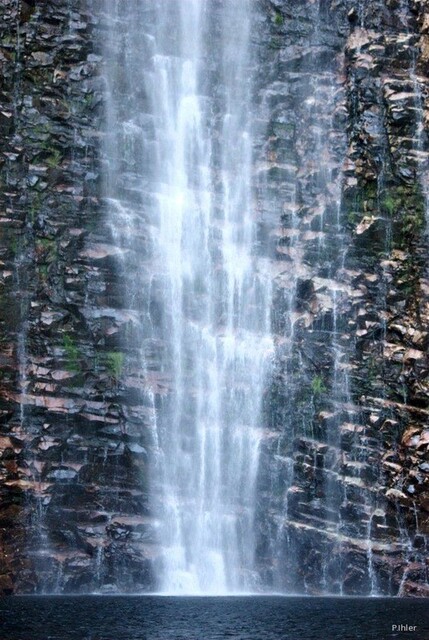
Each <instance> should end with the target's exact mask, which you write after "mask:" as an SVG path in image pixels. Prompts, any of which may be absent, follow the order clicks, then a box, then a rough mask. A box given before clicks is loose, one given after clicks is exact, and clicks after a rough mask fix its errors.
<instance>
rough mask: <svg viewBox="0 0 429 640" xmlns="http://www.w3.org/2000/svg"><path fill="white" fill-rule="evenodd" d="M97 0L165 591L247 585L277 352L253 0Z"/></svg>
mask: <svg viewBox="0 0 429 640" xmlns="http://www.w3.org/2000/svg"><path fill="white" fill-rule="evenodd" d="M107 4H108V6H109V16H108V18H109V22H110V29H109V34H110V35H109V38H110V40H109V43H108V44H109V46H108V51H107V53H106V56H107V65H106V72H107V76H108V92H107V93H108V95H107V126H106V129H107V132H108V135H107V137H106V145H105V147H106V156H107V157H108V159H109V169H110V170H109V180H108V185H107V186H106V192H107V195H108V198H109V202H110V211H111V214H110V215H111V220H112V224H113V226H115V224H116V225H117V226H118V227H119V226H120V234H121V238H122V240H121V245H122V247H123V248H124V247H126V248H127V251H128V252H129V255H130V256H132V258H129V260H130V264H129V268H131V269H133V270H135V274H134V277H135V280H136V281H138V282H139V283H140V286H141V291H140V293H139V295H137V296H136V299H137V300H138V302H137V307H138V311H139V312H140V322H141V324H142V327H143V329H142V336H143V337H144V338H147V337H152V338H156V339H157V340H158V341H159V343H161V344H162V345H163V351H162V352H163V356H162V358H161V370H162V374H163V375H164V376H165V378H166V379H168V393H167V394H166V395H165V396H164V397H163V398H162V399H159V402H158V404H157V420H156V429H157V438H158V443H159V447H158V454H157V455H156V456H155V457H156V459H155V460H154V463H153V470H152V478H151V492H152V498H153V505H154V509H155V511H156V512H157V516H158V517H159V527H158V531H159V542H160V545H161V548H162V558H161V561H160V562H159V568H158V583H159V588H160V590H161V591H162V592H168V593H173V594H183V593H193V594H198V593H212V594H214V593H216V594H221V593H234V592H242V591H251V590H254V589H256V588H257V584H256V572H255V570H254V550H255V541H254V511H255V502H256V500H255V488H256V481H257V474H258V457H259V443H260V438H261V399H262V393H263V387H264V378H265V375H266V362H267V361H268V358H269V355H270V353H271V349H272V341H271V336H270V332H269V328H270V297H271V290H270V284H269V276H268V274H266V273H264V269H263V267H262V266H261V264H262V261H260V260H258V256H257V252H256V247H257V244H256V238H255V210H254V209H255V206H254V202H253V197H252V144H253V142H252V133H253V129H254V125H253V123H252V120H251V111H252V110H251V109H250V108H249V107H250V104H251V101H252V89H253V87H252V64H253V61H252V59H251V55H250V50H249V40H250V32H251V27H252V3H251V0H242V1H240V2H235V0H226V1H225V2H223V3H220V2H218V1H216V0H183V1H182V0H180V1H179V0H167V1H165V0H163V1H162V2H156V1H155V0H139V1H138V2H137V1H133V2H127V3H126V8H125V7H124V4H125V3H123V2H119V1H117V2H116V1H111V2H109V3H107ZM118 211H121V216H120V220H119V219H118V218H117V213H118ZM142 222H144V224H145V225H146V228H149V229H150V237H149V238H147V237H143V234H142V232H141V225H142ZM145 366H146V365H145V363H144V362H143V361H142V363H141V367H142V371H144V370H145ZM147 378H148V377H147ZM146 384H149V382H148V380H146Z"/></svg>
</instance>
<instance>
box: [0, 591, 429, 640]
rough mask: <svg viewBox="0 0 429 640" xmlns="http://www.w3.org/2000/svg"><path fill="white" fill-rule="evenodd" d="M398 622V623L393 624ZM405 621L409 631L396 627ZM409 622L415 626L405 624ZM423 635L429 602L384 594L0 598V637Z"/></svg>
mask: <svg viewBox="0 0 429 640" xmlns="http://www.w3.org/2000/svg"><path fill="white" fill-rule="evenodd" d="M393 625H396V627H397V628H396V629H394V628H393ZM400 625H408V626H409V630H408V631H400ZM412 626H415V627H416V629H415V630H411V627H412ZM232 638H236V639H238V640H391V639H392V640H393V639H398V640H403V639H409V640H429V601H428V600H411V599H385V598H366V599H365V598H299V597H297V598H284V597H234V598H170V597H156V596H135V597H120V596H119V597H113V596H112V597H111V596H79V597H61V596H58V597H48V596H46V597H45V596H42V597H10V598H3V599H0V640H75V639H76V640H218V639H219V640H220V639H227V640H229V639H232Z"/></svg>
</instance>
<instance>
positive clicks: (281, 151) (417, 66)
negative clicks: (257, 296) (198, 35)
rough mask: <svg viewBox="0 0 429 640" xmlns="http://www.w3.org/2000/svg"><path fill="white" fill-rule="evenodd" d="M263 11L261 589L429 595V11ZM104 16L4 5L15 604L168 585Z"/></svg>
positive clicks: (5, 482) (1, 162) (5, 337)
mask: <svg viewBox="0 0 429 640" xmlns="http://www.w3.org/2000/svg"><path fill="white" fill-rule="evenodd" d="M258 7H259V13H258V15H259V20H258V22H257V25H256V27H255V28H256V30H257V31H256V33H255V41H256V42H257V44H258V47H259V51H260V60H259V69H260V72H259V76H258V85H259V87H260V90H258V91H257V95H256V96H255V102H256V103H257V112H258V118H259V125H260V127H259V135H258V138H257V141H256V149H255V157H257V158H258V163H257V166H256V178H255V190H256V195H258V190H259V194H260V195H261V192H262V188H263V189H264V200H262V197H261V198H260V199H259V200H258V199H257V200H258V205H257V206H258V219H259V223H258V234H259V241H260V244H261V246H262V247H264V252H265V255H269V256H270V258H271V263H272V269H273V279H274V285H275V287H274V300H273V316H272V317H273V331H274V333H275V336H276V347H277V356H276V360H275V367H274V371H273V376H272V379H271V380H270V386H269V388H267V393H266V397H265V434H266V437H265V439H264V447H263V450H262V456H261V472H260V479H259V486H260V503H259V507H258V513H259V515H258V540H259V543H258V563H259V571H260V575H261V581H262V582H264V583H265V584H269V585H272V586H275V587H277V588H283V589H288V590H291V591H301V592H302V591H305V592H308V593H317V592H320V591H324V592H337V593H338V592H341V593H371V592H372V593H375V592H379V593H381V592H383V593H392V594H397V593H401V594H404V595H427V594H428V592H427V586H425V584H427V577H428V576H427V571H428V569H427V564H425V563H426V562H427V561H426V559H425V558H426V555H427V554H426V551H427V534H428V526H429V524H428V517H429V516H428V513H429V488H428V479H427V478H428V476H427V472H428V463H429V461H428V459H427V450H428V446H429V437H428V428H427V418H428V407H427V392H428V385H427V372H428V362H427V346H428V329H427V327H428V319H429V318H428V306H427V303H428V297H429V283H428V279H427V278H428V273H427V266H426V265H427V236H426V232H427V221H426V218H425V216H426V215H427V203H426V199H427V197H426V192H425V188H426V180H427V178H426V177H425V176H426V173H427V127H428V109H427V100H428V81H427V77H426V73H427V71H426V70H427V58H428V50H429V45H428V38H429V24H428V22H427V11H428V10H429V7H428V6H427V2H424V1H421V2H417V1H416V0H410V1H409V2H405V0H404V1H399V0H398V1H396V0H378V1H377V2H371V3H365V2H361V3H360V2H358V1H357V0H332V2H326V3H325V2H323V1H321V2H319V3H317V2H312V1H311V0H294V1H293V2H291V1H290V0H288V1H287V2H285V1H284V0H272V1H268V0H263V1H262V2H261V3H260V4H259V5H258ZM102 16H103V12H102V2H101V4H99V3H98V2H89V1H88V2H85V1H83V0H80V1H79V0H52V2H49V3H45V2H37V1H36V2H17V1H16V0H4V1H3V3H2V6H1V8H0V18H1V26H0V66H1V81H0V166H1V171H0V178H1V195H0V225H1V226H0V267H1V272H0V276H1V280H0V284H1V287H0V330H1V336H0V364H1V375H0V416H1V421H2V423H1V427H0V480H1V484H0V590H1V591H2V592H4V593H31V592H43V591H57V592H73V591H91V590H94V589H100V588H101V590H104V591H109V590H113V589H116V590H121V591H134V590H139V589H150V588H151V587H153V585H154V577H153V569H152V566H153V564H152V562H151V560H152V559H153V558H156V556H157V553H158V552H157V548H156V536H155V525H156V523H154V521H153V518H152V517H151V513H150V503H149V491H148V475H149V474H148V465H149V464H150V442H151V415H150V408H149V407H148V406H147V405H146V403H145V398H144V396H143V393H142V381H141V380H140V373H139V371H138V367H136V366H135V363H136V362H138V357H137V353H136V352H134V351H133V349H132V347H131V346H130V345H131V344H132V343H131V342H130V340H129V339H128V340H125V339H124V338H125V337H126V336H129V335H130V332H131V333H132V332H133V331H134V329H135V323H136V319H135V317H134V315H133V312H132V310H128V309H125V308H124V304H123V299H124V298H123V295H122V289H121V277H120V269H118V249H117V247H115V245H114V242H113V239H112V233H111V230H110V229H109V228H108V227H107V226H106V223H105V216H104V206H105V205H104V203H103V201H102V198H101V196H102V184H101V177H100V176H101V173H102V163H103V162H105V160H104V159H103V158H102V157H101V156H100V147H101V145H100V141H101V137H102V133H101V132H102V117H103V103H102V100H103V87H104V82H103V58H102V51H100V43H101V42H102V41H103V37H104V33H105V29H106V25H105V24H104V23H103V20H102ZM262 185H263V187H262ZM267 196H268V197H267ZM291 274H292V276H291ZM125 344H126V345H128V347H126V348H125V347H124V345H125ZM148 356H149V360H150V362H151V377H152V378H153V381H152V382H153V388H154V393H155V397H156V398H157V401H160V399H161V398H162V395H163V394H164V393H166V392H167V390H166V387H165V385H163V382H162V373H161V372H160V371H159V370H158V369H159V367H158V369H157V356H156V349H154V352H153V353H152V354H148Z"/></svg>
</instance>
